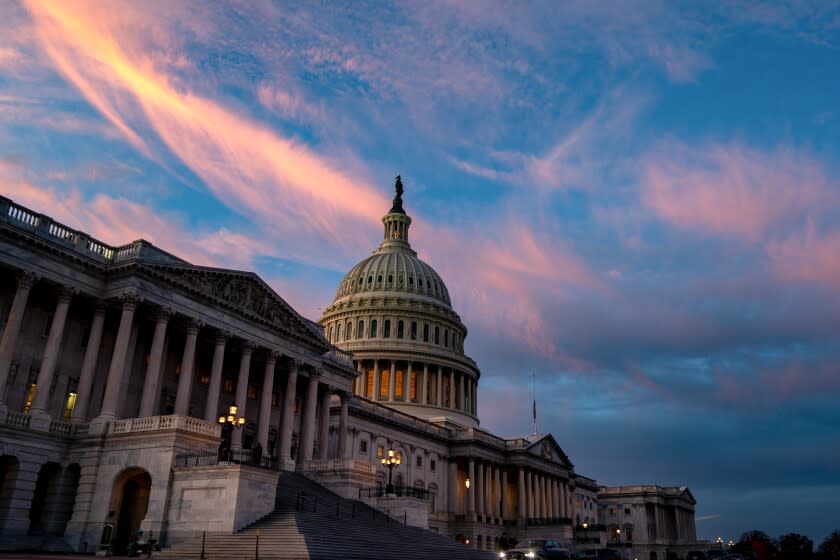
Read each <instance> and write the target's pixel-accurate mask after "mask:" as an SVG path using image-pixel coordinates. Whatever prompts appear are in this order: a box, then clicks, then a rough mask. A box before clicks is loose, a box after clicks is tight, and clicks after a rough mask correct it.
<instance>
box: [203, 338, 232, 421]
mask: <svg viewBox="0 0 840 560" xmlns="http://www.w3.org/2000/svg"><path fill="white" fill-rule="evenodd" d="M227 340H228V335H227V333H224V332H218V333H217V334H216V347H215V348H214V349H213V364H212V365H211V366H210V385H208V386H207V402H205V403H204V419H205V420H206V421H207V422H212V423H214V424H215V423H216V419H217V418H218V416H217V415H218V414H219V393H220V392H221V390H222V367H223V366H224V363H225V345H226V344H227Z"/></svg>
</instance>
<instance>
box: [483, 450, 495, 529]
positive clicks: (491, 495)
mask: <svg viewBox="0 0 840 560" xmlns="http://www.w3.org/2000/svg"><path fill="white" fill-rule="evenodd" d="M484 479H485V480H486V481H487V482H486V484H485V486H486V488H487V491H486V492H487V494H486V497H485V498H484V514H485V515H487V516H488V517H492V515H493V512H494V511H495V508H494V506H493V502H494V500H495V494H496V493H495V492H494V489H495V486H496V485H495V484H494V482H493V466H492V465H491V464H490V463H487V465H486V466H485V467H484Z"/></svg>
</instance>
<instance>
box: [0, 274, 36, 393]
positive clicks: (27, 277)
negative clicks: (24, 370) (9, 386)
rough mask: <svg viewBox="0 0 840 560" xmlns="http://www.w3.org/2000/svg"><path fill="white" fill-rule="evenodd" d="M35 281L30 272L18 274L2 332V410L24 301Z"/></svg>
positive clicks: (0, 351) (0, 378) (0, 380)
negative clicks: (13, 297)
mask: <svg viewBox="0 0 840 560" xmlns="http://www.w3.org/2000/svg"><path fill="white" fill-rule="evenodd" d="M37 280H38V276H37V275H36V274H34V273H32V272H28V271H21V272H19V273H18V284H17V291H16V292H15V299H14V300H13V301H12V309H11V310H10V311H9V318H8V319H7V321H6V328H5V329H4V330H3V338H2V339H0V408H3V407H2V404H3V403H5V402H6V383H7V382H8V379H9V369H10V368H11V367H12V358H13V357H14V353H15V350H17V339H18V335H19V334H20V328H21V325H22V324H23V314H24V311H26V301H27V300H28V299H29V291H30V290H31V289H32V286H33V285H34V284H35V282H36V281H37Z"/></svg>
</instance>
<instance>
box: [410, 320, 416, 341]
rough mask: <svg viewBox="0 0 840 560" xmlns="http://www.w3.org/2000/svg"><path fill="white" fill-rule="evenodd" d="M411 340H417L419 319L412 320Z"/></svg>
mask: <svg viewBox="0 0 840 560" xmlns="http://www.w3.org/2000/svg"><path fill="white" fill-rule="evenodd" d="M411 340H417V321H412V322H411Z"/></svg>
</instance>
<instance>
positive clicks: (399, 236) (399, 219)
mask: <svg viewBox="0 0 840 560" xmlns="http://www.w3.org/2000/svg"><path fill="white" fill-rule="evenodd" d="M394 190H396V192H397V194H396V195H395V196H394V202H393V204H392V205H391V210H390V212H388V213H387V214H385V215H384V216H383V217H382V223H383V224H384V225H385V236H384V239H383V240H382V245H380V247H379V249H378V251H377V252H383V251H387V250H389V249H390V250H394V249H396V250H405V249H410V248H411V245H409V243H408V226H410V225H411V218H410V217H409V216H408V214H406V213H405V210H403V201H402V195H403V184H402V179H401V178H400V176H399V175H397V179H396V182H395V183H394Z"/></svg>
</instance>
